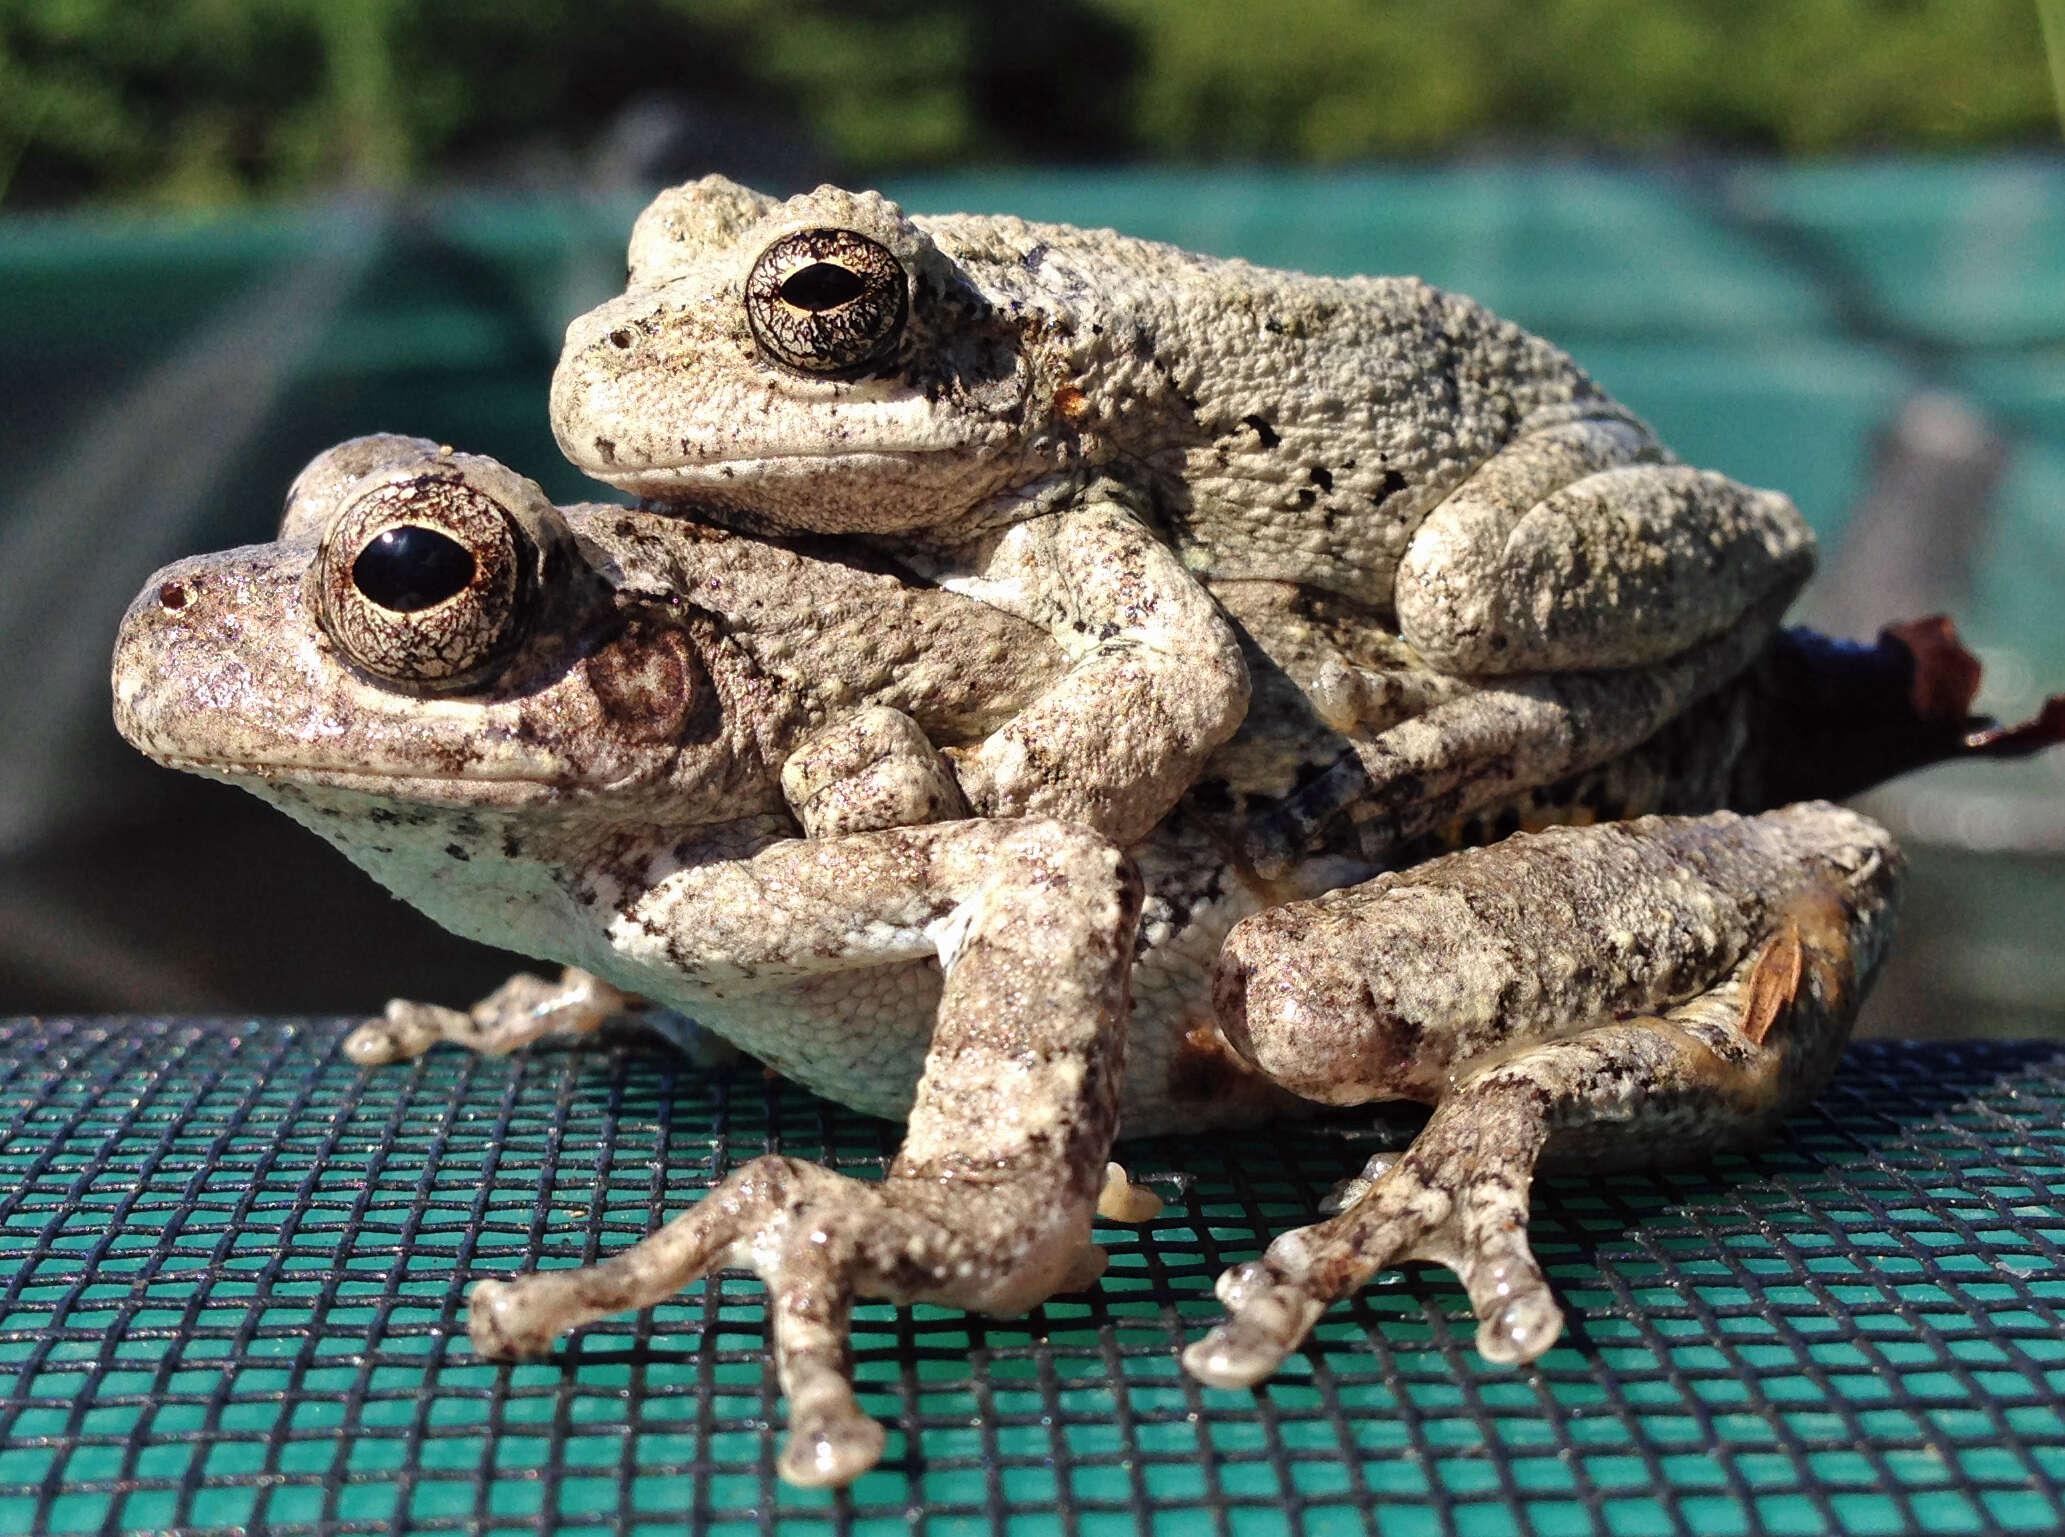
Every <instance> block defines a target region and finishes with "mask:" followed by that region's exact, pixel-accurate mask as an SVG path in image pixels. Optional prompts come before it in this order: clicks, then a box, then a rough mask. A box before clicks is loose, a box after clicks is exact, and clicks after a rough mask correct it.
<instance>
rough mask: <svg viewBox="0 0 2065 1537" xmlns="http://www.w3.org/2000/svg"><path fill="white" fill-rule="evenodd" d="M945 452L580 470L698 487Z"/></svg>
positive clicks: (598, 464) (805, 454) (619, 480)
mask: <svg viewBox="0 0 2065 1537" xmlns="http://www.w3.org/2000/svg"><path fill="white" fill-rule="evenodd" d="M945 451H946V448H945V446H933V447H917V446H913V447H908V448H903V447H891V448H881V447H875V448H855V449H841V448H837V447H828V448H825V449H822V450H819V451H816V452H810V451H799V452H795V453H781V454H748V455H741V456H739V457H738V458H733V459H688V458H682V459H665V460H650V461H648V462H646V463H645V464H642V465H636V466H632V467H629V468H627V467H625V466H623V465H622V464H620V463H617V462H615V461H609V462H603V461H595V462H593V463H592V464H591V465H584V466H583V469H584V470H585V471H586V473H588V474H590V475H593V476H594V477H595V478H596V479H597V480H603V481H608V482H609V483H610V484H611V485H621V486H625V487H626V488H627V489H628V488H629V487H631V486H632V485H633V484H634V483H636V482H638V481H650V480H651V479H653V478H654V477H656V476H665V477H667V478H668V479H670V480H679V481H684V482H689V483H692V484H695V485H698V486H717V485H722V484H723V483H725V482H729V481H735V480H743V481H745V482H747V483H748V484H750V483H751V482H752V481H754V480H756V479H759V478H761V477H763V476H764V477H767V478H770V479H772V478H790V477H795V476H800V475H808V474H812V473H815V472H818V471H821V470H822V469H823V468H824V466H826V465H827V464H837V465H839V466H840V468H841V469H842V470H844V471H850V472H855V473H865V472H867V471H870V470H889V469H893V468H895V467H897V466H899V465H905V464H908V463H909V462H911V461H912V460H917V459H925V458H929V457H931V456H932V455H934V454H938V453H943V452H945Z"/></svg>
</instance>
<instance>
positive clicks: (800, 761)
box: [782, 705, 968, 838]
mask: <svg viewBox="0 0 2065 1537" xmlns="http://www.w3.org/2000/svg"><path fill="white" fill-rule="evenodd" d="M782 795H783V797H784V798H785V799H786V800H787V801H788V803H789V810H790V811H791V812H793V813H794V814H795V817H796V820H797V821H798V822H800V823H801V824H802V825H803V834H804V836H805V837H808V838H837V837H841V836H843V835H845V834H847V833H868V832H880V831H881V830H882V829H884V828H887V827H916V826H919V825H921V824H922V823H926V822H954V821H959V820H961V819H962V818H964V817H966V816H967V815H968V803H967V801H965V800H964V799H962V796H961V787H960V785H959V784H958V783H957V782H956V781H955V779H954V775H953V771H952V770H951V769H950V768H948V767H947V764H946V760H945V759H944V758H942V757H941V756H940V754H939V749H938V748H936V747H934V746H933V745H932V743H931V741H930V740H929V739H928V738H927V737H926V735H925V728H924V727H923V726H920V725H919V724H918V723H917V722H916V721H915V720H913V719H911V717H910V716H908V715H906V714H904V713H903V711H901V710H894V709H891V708H890V707H889V706H887V705H873V706H870V707H869V708H867V709H865V710H862V711H860V712H859V713H858V714H856V715H854V716H852V717H851V718H849V719H847V720H843V721H840V722H838V723H837V724H836V725H832V726H828V727H826V728H825V729H824V730H823V731H820V732H819V733H818V734H817V735H815V736H813V737H811V738H810V739H809V740H808V741H806V742H805V743H804V744H803V745H802V746H801V747H798V748H797V749H796V750H795V751H794V752H793V753H791V754H790V755H789V757H788V760H787V761H786V762H785V763H783V764H782Z"/></svg>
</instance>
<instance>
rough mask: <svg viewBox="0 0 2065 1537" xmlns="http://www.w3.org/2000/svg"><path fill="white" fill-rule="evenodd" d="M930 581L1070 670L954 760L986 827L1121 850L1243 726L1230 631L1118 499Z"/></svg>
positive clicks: (1011, 534)
mask: <svg viewBox="0 0 2065 1537" xmlns="http://www.w3.org/2000/svg"><path fill="white" fill-rule="evenodd" d="M934 574H935V575H936V577H937V579H938V581H939V584H940V585H941V586H943V587H948V588H951V589H953V590H954V591H957V592H962V593H965V594H967V595H968V596H970V597H975V598H979V599H981V600H982V601H983V602H985V603H989V604H991V605H993V606H994V607H997V608H1001V609H1003V610H1005V611H1006V612H1008V613H1013V614H1016V615H1018V616H1019V617H1021V618H1023V619H1026V620H1028V621H1030V622H1031V623H1033V624H1036V625H1039V626H1040V627H1041V628H1043V629H1045V630H1047V631H1048V632H1049V633H1050V634H1052V635H1053V636H1054V637H1055V639H1056V640H1058V641H1059V642H1060V643H1061V645H1062V647H1063V648H1064V649H1065V650H1066V651H1068V653H1069V655H1070V658H1071V665H1070V668H1069V671H1068V673H1067V675H1066V676H1065V677H1063V678H1062V679H1061V680H1060V682H1058V683H1056V684H1055V685H1054V686H1053V687H1052V688H1051V689H1049V690H1048V691H1047V692H1046V693H1045V694H1043V695H1041V696H1040V697H1039V698H1038V699H1035V700H1034V701H1033V702H1032V703H1031V704H1029V705H1028V706H1026V708H1025V709H1023V710H1022V711H1020V712H1019V713H1018V714H1017V715H1016V716H1015V717H1013V718H1012V719H1011V720H1010V721H1009V722H1007V723H1006V724H1005V725H1004V726H1003V727H1001V728H1000V729H999V730H997V731H996V732H994V733H993V734H992V735H991V736H990V737H989V738H988V740H986V741H984V742H983V743H982V744H981V746H980V747H978V748H977V749H975V750H974V751H973V752H969V753H966V754H963V755H960V756H959V757H958V759H957V761H956V771H957V773H958V775H959V778H960V783H961V788H962V789H963V790H965V791H966V792H967V795H968V800H969V803H970V804H971V805H972V806H974V808H975V809H976V810H977V811H978V812H980V813H982V814H983V815H985V816H996V817H1007V816H1039V817H1055V818H1059V819H1061V820H1064V821H1070V822H1081V823H1082V824H1084V825H1085V826H1087V827H1094V828H1096V829H1097V830H1098V831H1099V832H1101V833H1103V834H1104V835H1105V836H1106V837H1108V838H1110V839H1111V840H1112V841H1113V842H1115V843H1117V844H1119V845H1120V846H1121V847H1130V846H1131V845H1132V844H1134V843H1136V842H1138V841H1139V840H1140V839H1141V838H1143V837H1145V836H1146V835H1147V833H1148V831H1149V830H1150V829H1152V828H1153V827H1154V825H1155V824H1156V823H1157V822H1159V821H1160V820H1161V819H1162V817H1163V816H1164V815H1166V814H1167V812H1168V810H1169V808H1170V807H1171V806H1173V805H1175V803H1176V801H1177V800H1178V799H1179V798H1180V797H1181V796H1182V794H1183V792H1184V791H1185V790H1188V789H1189V788H1190V785H1191V782H1192V781H1193V780H1194V779H1195V778H1196V777H1197V772H1198V770H1199V769H1200V768H1201V767H1202V766H1203V765H1204V762H1205V760H1206V759H1207V758H1208V757H1210V756H1211V754H1212V753H1213V752H1214V751H1215V750H1216V749H1217V748H1218V747H1219V746H1220V745H1221V744H1222V743H1224V742H1225V741H1226V740H1227V739H1228V738H1230V737H1231V736H1232V735H1233V734H1234V732H1235V731H1237V730H1239V728H1240V723H1241V721H1242V720H1243V719H1244V718H1245V717H1246V715H1247V709H1248V696H1249V679H1248V670H1247V663H1246V662H1245V661H1244V660H1243V659H1242V657H1241V652H1240V641H1239V638H1238V637H1237V635H1236V634H1235V631H1234V628H1233V625H1232V624H1231V622H1230V621H1229V620H1228V619H1227V617H1226V615H1225V613H1224V612H1223V611H1222V610H1221V609H1220V607H1219V605H1218V602H1217V601H1216V600H1215V599H1214V598H1213V597H1212V595H1211V594H1210V593H1208V592H1206V591H1205V589H1204V588H1203V587H1202V586H1200V585H1199V583H1198V581H1197V579H1196V578H1195V577H1194V576H1192V575H1191V573H1190V572H1189V571H1188V570H1186V569H1185V568H1184V565H1183V562H1182V561H1181V560H1180V559H1179V558H1178V557H1177V556H1176V554H1175V552H1174V551H1173V550H1171V549H1170V548H1169V547H1168V546H1167V545H1166V544H1165V543H1163V542H1162V540H1160V539H1159V538H1157V537H1156V536H1155V535H1154V534H1153V532H1151V531H1150V530H1149V529H1148V528H1147V527H1146V525H1144V524H1143V523H1142V522H1141V521H1140V518H1139V517H1138V515H1137V514H1136V513H1135V511H1134V510H1133V508H1132V506H1131V505H1130V504H1129V502H1128V501H1127V500H1126V493H1124V492H1123V491H1122V490H1121V489H1120V488H1119V487H1117V486H1114V485H1104V484H1100V485H1098V486H1094V487H1092V488H1091V489H1090V490H1089V491H1087V492H1085V493H1084V494H1083V496H1082V497H1081V498H1080V499H1079V500H1077V501H1075V502H1072V503H1070V504H1069V505H1067V506H1065V507H1063V508H1062V509H1060V510H1059V511H1056V512H1051V513H1047V514H1045V515H1043V516H1040V517H1036V518H1029V519H1027V520H1025V521H1024V522H1021V523H1015V524H1013V525H1011V526H1010V527H1009V528H1006V529H1004V530H1002V531H1000V532H998V533H995V534H992V535H990V536H988V537H987V538H986V539H984V540H983V541H981V542H980V543H979V544H978V545H976V546H975V547H973V548H970V549H967V550H963V551H959V552H956V554H955V556H954V558H953V559H952V560H951V561H950V562H945V563H942V564H940V565H939V566H938V567H936V568H935V571H934Z"/></svg>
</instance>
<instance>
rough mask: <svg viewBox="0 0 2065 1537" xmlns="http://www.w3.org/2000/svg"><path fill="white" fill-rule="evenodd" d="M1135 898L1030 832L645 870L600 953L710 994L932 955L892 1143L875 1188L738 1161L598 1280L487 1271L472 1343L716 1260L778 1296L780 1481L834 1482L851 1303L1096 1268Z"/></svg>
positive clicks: (1010, 1306) (989, 1300)
mask: <svg viewBox="0 0 2065 1537" xmlns="http://www.w3.org/2000/svg"><path fill="white" fill-rule="evenodd" d="M1139 904H1140V892H1139V882H1138V878H1137V876H1136V874H1135V873H1134V871H1133V869H1132V866H1131V864H1130V862H1129V861H1127V860H1126V859H1125V858H1124V857H1123V856H1122V855H1121V854H1120V853H1119V852H1118V851H1117V850H1116V849H1115V848H1113V847H1112V846H1111V845H1110V844H1109V843H1107V842H1105V841H1104V840H1103V839H1101V838H1099V837H1097V836H1096V835H1095V834H1093V833H1091V832H1090V831H1089V830H1087V829H1085V828H1081V827H1077V826H1073V825H1069V824H1063V823H1056V822H1043V821H1025V822H1012V823H1003V822H960V823H951V824H946V825H940V826H931V827H922V828H899V829H895V830H893V831H889V832H884V833H873V834H866V835H861V836H855V837H849V838H838V839H830V840H818V841H808V842H804V841H788V842H783V843H777V844H774V845H772V846H770V847H768V848H765V849H763V850H761V851H760V852H759V853H757V854H754V855H752V856H751V857H748V858H743V859H734V860H721V861H713V862H710V863H702V864H690V865H688V866H686V867H685V868H682V869H680V870H677V871H675V872H674V873H673V874H672V875H670V876H667V877H665V878H663V879H661V880H660V881H659V882H658V884H657V885H656V886H655V887H654V888H653V890H652V891H651V892H650V893H649V894H648V895H647V896H646V897H645V898H644V899H643V900H640V901H638V902H636V903H634V904H633V905H631V906H630V907H629V908H628V909H627V910H626V912H625V914H624V916H623V920H622V923H621V925H620V927H619V933H618V943H619V945H620V947H621V948H622V949H623V950H624V951H625V952H626V953H627V954H630V955H632V956H633V958H634V959H635V958H638V957H639V956H640V955H641V954H643V955H644V957H645V958H646V959H647V960H648V961H649V962H650V963H651V964H654V965H656V966H664V967H665V968H666V969H669V970H671V971H673V972H674V973H675V974H677V975H678V976H680V977H681V978H682V979H683V980H684V982H685V984H686V985H687V986H688V987H689V988H690V989H691V990H694V991H699V992H701V993H702V994H703V995H705V996H708V997H712V998H718V999H721V998H722V997H724V996H726V995H728V994H730V993H734V992H742V991H750V990H753V989H755V988H757V987H765V986H767V985H769V984H770V983H774V982H779V981H782V980H786V979H794V978H798V977H807V976H812V975H820V976H821V975H824V974H827V973H836V972H840V971H848V970H850V971H855V972H859V971H861V970H862V969H864V968H873V967H878V966H880V965H882V964H884V963H887V962H893V961H897V960H914V959H918V958H922V957H925V956H929V955H936V956H937V957H938V958H939V960H940V963H941V966H942V967H943V971H944V977H943V991H942V995H941V999H940V1003H939V1009H938V1019H937V1024H936V1027H935V1030H934V1034H933V1037H932V1041H931V1044H930V1047H929V1049H928V1051H927V1054H926V1059H925V1068H924V1074H923V1077H922V1079H921V1081H920V1083H919V1085H918V1089H917V1099H916V1103H915V1104H914V1106H913V1108H912V1110H911V1112H910V1118H909V1128H908V1131H907V1134H906V1136H905V1139H904V1143H903V1147H902V1149H901V1150H900V1151H899V1153H898V1154H897V1157H896V1159H895V1161H894V1163H893V1164H892V1165H891V1166H890V1169H889V1171H888V1174H887V1175H886V1177H885V1178H884V1179H883V1180H882V1181H880V1182H879V1183H862V1182H860V1181H857V1180H852V1179H848V1178H846V1177H844V1176H841V1175H836V1174H832V1173H830V1172H828V1171H825V1170H822V1169H817V1168H814V1167H811V1166H809V1165H806V1164H802V1163H798V1162H796V1161H794V1160H792V1159H786V1158H778V1157H765V1158H759V1159H755V1160H753V1161H752V1162H751V1163H749V1164H747V1165H745V1166H744V1167H743V1168H740V1169H738V1170H737V1171H735V1172H734V1173H732V1174H731V1175H730V1176H729V1177H728V1178H727V1179H725V1180H724V1181H723V1182H722V1183H720V1184H719V1185H718V1186H717V1188H716V1189H715V1190H713V1191H712V1192H710V1194H709V1195H708V1196H706V1197H705V1198H704V1199H703V1201H702V1202H701V1203H700V1204H699V1205H697V1206H696V1207H695V1208H693V1209H692V1210H691V1211H689V1212H688V1213H687V1214H686V1215H684V1216H682V1217H679V1218H676V1219H675V1220H674V1221H673V1222H672V1223H670V1224H669V1225H668V1226H667V1227H665V1228H663V1229H662V1230H661V1231H660V1232H658V1233H656V1234H654V1235H653V1236H652V1237H650V1238H648V1239H646V1240H645V1241H644V1242H642V1243H640V1244H638V1245H637V1246H636V1247H634V1248H632V1249H630V1250H628V1251H626V1252H625V1253H623V1254H620V1255H618V1256H616V1257H615V1258H614V1259H611V1260H609V1261H606V1262H605V1263H603V1264H601V1265H597V1266H594V1267H592V1268H588V1269H582V1270H572V1271H552V1272H547V1273H543V1274H537V1275H531V1276H526V1277H524V1278H522V1279H520V1280H517V1281H514V1282H509V1283H500V1282H493V1281H483V1282H481V1283H480V1284H479V1285H478V1286H477V1287H476V1288H475V1290H474V1293H473V1297H472V1304H471V1310H470V1314H471V1316H470V1318H469V1322H468V1327H469V1331H470V1333H471V1335H472V1338H473V1342H474V1345H475V1348H476V1349H478V1350H480V1351H481V1352H482V1353H483V1354H485V1355H490V1356H497V1357H510V1356H522V1355H533V1354H536V1353H539V1352H541V1351H543V1350H544V1349H545V1348H546V1347H547V1345H548V1343H549V1342H550V1340H551V1339H552V1337H553V1336H554V1335H556V1334H558V1333H560V1332H562V1331H563V1330H565V1329H568V1328H571V1327H574V1326H575V1325H578V1324H580V1323H583V1322H586V1321H588V1320H590V1319H594V1318H597V1317H600V1316H602V1315H604V1314H606V1313H611V1312H615V1311H617V1310H619V1309H622V1308H626V1307H638V1306H644V1305H647V1304H650V1303H652V1302H656V1301H659V1300H661V1299H663V1298H665V1297H666V1296H668V1295H670V1294H672V1293H673V1292H674V1291H675V1290H677V1289H678V1288H680V1287H682V1286H684V1285H686V1284H688V1283H689V1282H691V1281H693V1280H695V1279H697V1278H698V1277H700V1276H702V1275H705V1274H707V1273H708V1272H709V1271H711V1270H713V1269H715V1268H717V1267H719V1266H722V1265H727V1264H736V1265H743V1266H746V1267H749V1268H751V1269H752V1270H754V1271H755V1272H757V1273H758V1274H759V1275H760V1276H761V1277H762V1278H763V1279H764V1280H765V1281H766V1283H767V1285H768V1287H769V1289H770V1291H771V1292H772V1298H771V1303H770V1308H769V1317H770V1319H771V1328H772V1333H773V1345H774V1351H775V1359H776V1364H777V1368H778V1370H779V1373H780V1376H781V1380H782V1384H783V1387H784V1389H785V1390H786V1391H787V1393H788V1395H789V1400H790V1408H791V1415H792V1420H793V1428H792V1433H791V1436H790V1438H789V1441H788V1444H787V1446H786V1447H785V1449H784V1451H783V1454H782V1460H781V1467H782V1472H783V1475H784V1476H785V1477H787V1478H789V1479H791V1480H792V1481H794V1482H798V1483H805V1484H843V1483H847V1482H850V1481H851V1480H852V1479H853V1478H855V1477H856V1476H858V1475H859V1474H860V1473H861V1472H863V1471H865V1470H866V1469H867V1468H868V1467H870V1466H872V1465H873V1464H874V1462H875V1461H876V1459H877V1458H878V1457H879V1456H880V1455H881V1448H882V1431H881V1429H880V1427H879V1426H877V1425H876V1424H874V1422H873V1421H871V1420H869V1419H868V1418H867V1417H866V1416H865V1415H863V1414H862V1413H861V1411H860V1409H859V1407H858V1405H857V1404H856V1403H855V1401H854V1397H853V1389H852V1384H851V1380H850V1373H849V1361H848V1355H847V1338H846V1335H847V1320H848V1315H849V1311H850V1309H851V1306H852V1303H853V1300H854V1299H855V1298H856V1297H884V1298H889V1299H892V1300H896V1301H914V1300H922V1301H931V1302H939V1303H945V1304H948V1305H952V1306H958V1307H967V1308H975V1309H980V1310H983V1311H986V1312H994V1313H1013V1312H1018V1311H1022V1310H1023V1309H1025V1308H1027V1307H1029V1306H1031V1305H1033V1304H1034V1303H1036V1302H1038V1301H1040V1300H1042V1299H1043V1298H1045V1297H1047V1296H1049V1295H1050V1294H1052V1293H1053V1292H1055V1291H1057V1290H1059V1289H1062V1288H1064V1287H1067V1286H1072V1285H1081V1284H1086V1283H1087V1282H1088V1281H1089V1280H1090V1279H1092V1278H1094V1276H1095V1275H1096V1273H1097V1271H1098V1268H1099V1260H1100V1256H1099V1254H1098V1252H1097V1251H1096V1249H1095V1248H1094V1246H1092V1244H1091V1243H1090V1218H1091V1214H1092V1212H1093V1211H1094V1210H1095V1209H1096V1207H1097V1206H1098V1203H1099V1200H1100V1197H1101V1196H1104V1195H1105V1194H1106V1186H1107V1166H1106V1162H1105V1154H1106V1152H1107V1150H1108V1149H1109V1147H1110V1144H1111V1139H1112V1135H1113V1133H1114V1131H1115V1129H1116V1125H1117V1114H1118V1094H1119V1087H1120V1082H1121V1078H1122V1074H1123V1068H1124V1029H1125V1017H1126V1010H1127V1004H1128V989H1129V979H1130V974H1131V962H1132V953H1133V934H1134V929H1135V927H1136V925H1137V922H1138V918H1139ZM857 985H859V984H857ZM864 992H865V989H864V986H863V987H862V994H863V995H864ZM719 1007H720V1008H721V1005H719Z"/></svg>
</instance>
